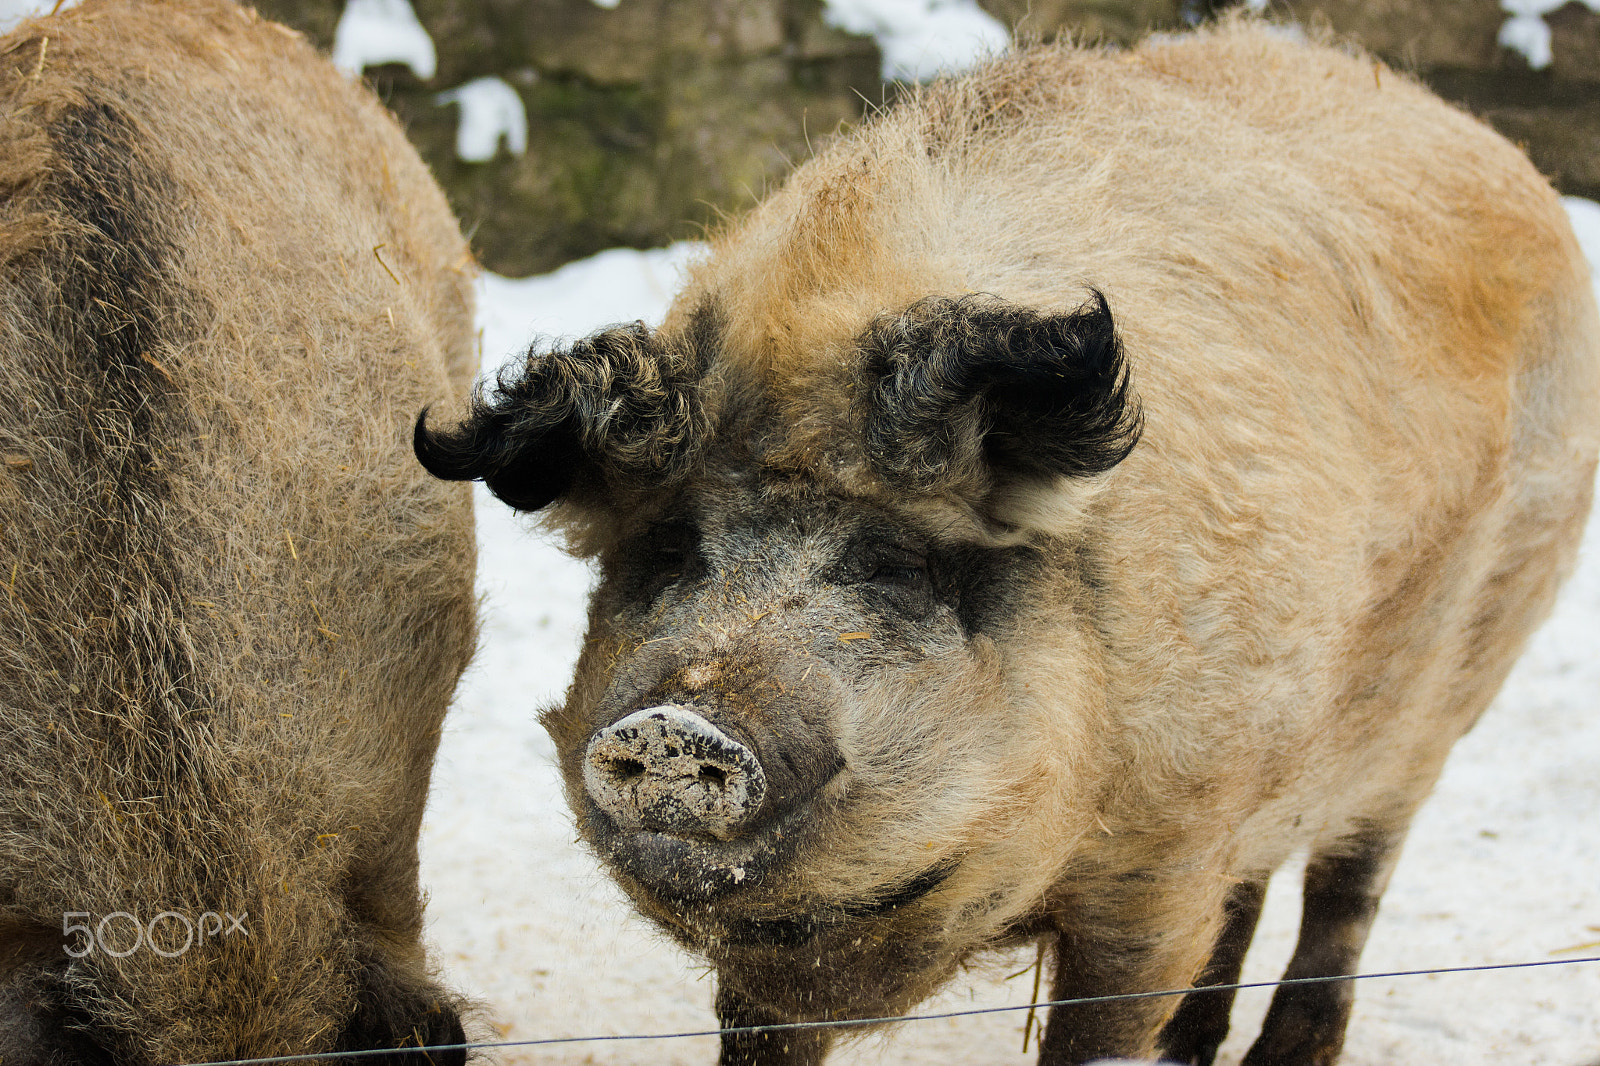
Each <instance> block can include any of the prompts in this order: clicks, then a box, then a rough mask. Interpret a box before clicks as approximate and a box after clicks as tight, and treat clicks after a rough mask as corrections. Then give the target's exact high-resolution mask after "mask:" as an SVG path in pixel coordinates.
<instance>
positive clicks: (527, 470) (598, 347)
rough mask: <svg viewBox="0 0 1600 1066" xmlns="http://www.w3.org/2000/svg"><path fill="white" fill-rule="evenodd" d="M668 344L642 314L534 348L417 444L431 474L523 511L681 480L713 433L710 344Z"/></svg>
mask: <svg viewBox="0 0 1600 1066" xmlns="http://www.w3.org/2000/svg"><path fill="white" fill-rule="evenodd" d="M697 333H703V330H693V329H692V330H691V336H690V341H689V342H686V343H684V344H682V345H669V344H667V343H665V342H663V340H662V339H661V337H660V336H659V334H657V333H656V332H654V331H652V330H650V329H648V328H647V327H646V326H645V325H644V323H642V322H636V323H634V324H633V325H629V326H617V327H613V328H611V329H607V330H602V331H600V332H599V333H595V334H593V335H592V336H590V337H587V338H585V339H584V340H581V341H578V342H577V343H576V344H574V345H572V346H571V347H570V348H567V349H565V350H557V351H554V352H551V353H549V354H547V355H540V354H534V353H531V352H530V353H529V355H528V356H527V358H526V359H525V360H524V361H523V363H522V365H521V366H520V367H518V368H510V367H508V368H507V369H506V370H503V371H501V373H500V375H499V378H498V380H497V383H496V387H495V388H494V390H493V392H492V393H491V394H489V395H485V393H484V391H483V390H482V389H481V388H480V389H479V390H478V392H477V393H476V394H475V395H474V397H473V401H472V410H471V412H470V414H469V415H468V417H467V418H466V420H465V421H463V422H462V423H461V424H459V425H458V426H456V427H454V428H452V429H441V430H435V429H431V428H429V427H428V425H427V417H428V412H427V411H426V410H424V411H423V412H422V414H421V415H419V416H418V417H417V424H416V429H415V432H414V433H413V436H412V446H413V448H414V450H415V451H416V455H417V459H418V461H420V462H421V463H422V465H423V466H424V467H426V468H427V470H428V472H429V473H431V474H433V475H434V476H435V477H439V478H444V479H446V480H451V481H477V480H481V481H483V482H484V483H485V484H487V485H488V487H489V491H491V492H493V493H494V494H495V495H496V496H497V497H499V498H500V499H501V500H503V501H505V502H506V503H508V504H510V505H511V506H512V507H515V508H516V509H518V510H520V511H537V510H539V509H540V508H543V507H546V506H548V505H549V504H551V503H553V502H554V501H556V500H557V499H561V498H565V497H571V496H575V495H576V496H582V495H585V494H586V493H587V494H590V495H598V494H601V493H606V492H615V491H617V490H620V489H627V488H633V487H641V486H653V487H661V486H666V485H669V484H671V483H672V482H674V481H676V480H677V479H678V478H679V477H680V476H681V475H682V474H683V473H684V472H685V471H686V470H687V469H688V468H689V466H690V465H691V464H692V463H693V460H694V458H695V456H696V455H698V454H699V452H700V451H701V450H702V448H703V447H704V443H705V439H706V438H707V437H708V436H709V434H710V419H709V417H708V415H707V412H706V404H705V399H704V397H703V395H702V390H701V388H700V385H701V379H702V378H703V377H704V375H705V371H706V366H707V363H708V356H707V354H706V350H707V347H706V345H705V344H704V343H696V342H695V341H696V334H697Z"/></svg>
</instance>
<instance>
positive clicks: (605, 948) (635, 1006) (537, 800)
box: [423, 200, 1600, 1066]
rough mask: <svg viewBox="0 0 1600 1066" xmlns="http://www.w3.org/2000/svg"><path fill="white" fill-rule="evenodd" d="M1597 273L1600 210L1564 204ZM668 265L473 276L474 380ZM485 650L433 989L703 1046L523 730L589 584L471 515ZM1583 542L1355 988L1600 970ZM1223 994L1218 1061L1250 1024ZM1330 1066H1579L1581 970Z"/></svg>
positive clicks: (1595, 532) (458, 720)
mask: <svg viewBox="0 0 1600 1066" xmlns="http://www.w3.org/2000/svg"><path fill="white" fill-rule="evenodd" d="M1568 206H1569V210H1570V212H1571V214H1572V216H1573V219H1574V222H1575V223H1576V224H1577V225H1578V226H1579V229H1580V232H1581V233H1582V234H1583V235H1584V237H1585V239H1586V242H1587V246H1588V248H1589V253H1590V257H1591V259H1593V260H1595V261H1597V262H1600V206H1597V205H1595V204H1592V203H1588V202H1584V201H1572V200H1569V201H1568ZM692 253H693V249H692V247H689V246H679V247H678V248H675V249H668V250H665V251H659V252H648V253H637V252H629V251H613V252H606V253H604V254H602V255H600V256H597V257H595V258H594V259H591V260H586V261H584V262H582V263H575V264H572V265H570V266H568V267H566V268H563V269H562V270H561V271H558V272H557V273H555V274H553V275H549V276H547V277H544V278H535V279H529V280H527V281H520V282H514V281H506V280H504V279H500V278H494V277H490V278H488V279H486V281H485V287H484V306H483V310H482V322H483V325H484V336H485V344H484V347H485V365H486V366H488V367H493V366H497V365H499V364H500V363H501V362H503V361H504V360H505V359H506V358H507V357H509V356H510V355H512V354H514V353H515V352H517V351H518V350H519V349H521V348H522V347H523V346H524V345H525V344H526V342H527V340H528V339H529V338H530V337H532V336H533V335H534V334H535V333H543V334H554V335H563V334H565V335H571V334H580V333H584V332H587V331H588V330H589V329H591V328H592V327H594V326H597V325H600V324H604V323H609V322H613V321H618V320H626V319H632V318H644V319H647V320H649V319H658V318H659V317H660V315H661V313H662V311H663V310H664V308H665V306H666V302H667V300H668V297H669V295H670V293H671V290H672V289H673V287H674V285H675V283H676V272H677V268H678V265H679V264H680V263H681V262H682V261H683V259H684V258H685V257H686V256H688V255H690V254H692ZM479 504H480V506H479V510H478V515H479V541H480V545H481V549H482V555H481V561H480V568H481V575H482V576H481V578H480V585H481V588H482V590H483V595H484V599H485V610H484V613H485V618H486V624H485V627H484V641H483V650H482V651H481V653H480V654H479V656H478V660H477V662H476V664H475V665H474V666H473V668H472V670H471V671H470V673H469V674H468V676H467V679H466V682H465V684H464V685H463V688H462V690H461V694H460V697H459V699H458V701H457V705H456V708H455V711H454V714H453V716H452V718H451V719H450V724H449V727H448V730H447V733H446V736H445V740H444V745H443V748H442V750H441V752H440V757H439V764H438V769H437V771H436V773H435V778H434V781H435V790H434V796H433V803H432V806H431V807H430V809H429V814H428V819H427V824H426V825H425V827H424V832H423V875H424V879H425V881H426V882H427V884H428V886H429V888H430V891H431V892H432V896H433V901H432V906H431V915H432V919H431V922H432V924H431V927H430V935H431V938H432V940H433V942H434V944H435V946H436V949H437V953H438V958H439V959H440V960H441V962H442V964H443V966H444V967H445V968H446V971H447V977H448V979H449V980H451V981H452V982H453V983H454V984H455V985H456V986H458V987H461V988H463V989H466V990H467V991H469V992H470V993H471V994H473V995H475V996H478V997H480V999H481V1000H482V1002H483V1004H484V1017H485V1018H486V1019H487V1021H488V1024H487V1025H486V1027H485V1034H486V1035H487V1036H488V1038H490V1039H504V1040H532V1039H539V1038H545V1037H566V1036H581V1035H599V1034H624V1033H669V1032H679V1031H684V1030H703V1029H706V1028H712V1027H714V1019H713V1017H712V1013H711V994H712V982H711V979H710V977H709V976H708V975H707V974H706V973H705V971H704V969H703V968H702V967H699V966H697V965H696V963H695V961H694V960H693V959H691V958H689V957H688V956H686V955H684V954H683V953H682V952H680V951H679V950H677V949H676V948H675V947H673V946H672V945H670V944H668V943H666V942H665V941H664V940H662V938H660V937H659V936H657V935H656V934H655V933H654V932H653V931H652V930H651V929H649V928H648V927H647V926H645V925H644V923H642V922H641V921H640V920H638V919H637V918H634V917H633V916H632V914H631V912H630V911H629V908H628V907H627V905H626V904H625V903H624V901H623V899H622V898H621V896H620V894H619V893H618V892H617V891H616V890H615V889H614V888H612V886H611V885H610V883H609V882H608V881H607V880H606V878H605V877H604V876H603V875H602V874H601V873H600V871H599V869H598V867H597V865H596V864H595V862H594V860H593V859H592V858H590V856H589V855H588V854H587V853H585V852H584V850H583V849H582V848H580V847H579V846H577V845H576V844H575V842H574V839H573V837H574V833H573V829H572V825H571V822H570V819H569V816H568V814H567V810H566V806H565V804H564V802H563V800H562V799H561V796H560V790H559V786H558V784H557V774H556V770H555V766H554V757H553V754H552V751H551V746H550V742H549V740H548V739H547V738H546V737H545V736H544V734H543V732H542V731H541V730H540V729H539V727H538V725H537V724H536V723H535V721H534V713H535V709H536V708H538V707H540V706H541V705H543V704H546V703H549V702H551V701H554V700H556V699H558V698H559V696H560V693H561V691H562V689H563V687H564V686H565V684H566V682H567V679H568V676H569V673H570V670H571V666H572V663H573V660H574V658H575V656H576V648H577V644H578V641H579V637H580V631H581V628H582V620H583V615H582V612H583V604H584V598H585V592H586V589H587V586H588V581H589V575H588V573H587V571H586V570H585V568H584V567H583V565H581V564H579V563H577V562H574V561H573V560H571V559H570V558H567V557H566V556H564V555H562V554H561V553H560V552H559V551H558V550H557V549H556V548H555V547H553V546H552V545H551V544H550V543H549V542H548V541H547V540H545V539H544V538H542V537H541V536H539V535H537V534H534V533H532V532H530V531H529V530H528V529H527V528H526V526H525V525H524V524H523V523H522V522H520V521H519V520H516V519H514V518H512V517H511V515H510V513H509V512H508V511H507V509H506V508H504V507H501V506H499V505H498V504H496V503H494V502H493V501H492V500H490V499H489V498H488V497H487V496H480V498H479ZM1597 651H1600V522H1597V523H1596V524H1595V526H1594V527H1593V528H1592V529H1591V531H1590V536H1589V538H1588V540H1587V542H1586V545H1585V552H1584V556H1583V560H1582V563H1581V564H1580V570H1579V572H1578V574H1577V576H1576V578H1575V579H1574V580H1573V581H1572V582H1571V584H1569V585H1568V586H1567V588H1566V591H1565V593H1564V594H1563V597H1562V600H1561V603H1560V605H1559V607H1558V609H1557V611H1556V615H1555V617H1554V618H1553V619H1552V620H1551V622H1550V623H1549V624H1548V625H1547V626H1546V627H1545V629H1544V630H1543V631H1542V633H1541V634H1540V635H1539V637H1538V638H1537V639H1536V640H1535V642H1534V644H1533V646H1532V647H1531V649H1530V650H1529V651H1528V653H1527V655H1526V656H1525V657H1524V659H1523V661H1522V663H1521V665H1519V667H1518V668H1517V670H1516V672H1515V673H1514V674H1513V675H1512V677H1511V680H1510V681H1509V683H1508V684H1507V686H1506V689H1505V692H1504V694H1503V695H1502V697H1501V699H1500V700H1499V702H1498V703H1497V704H1496V705H1495V707H1494V708H1493V709H1492V710H1491V711H1490V712H1489V713H1488V714H1487V715H1486V716H1485V718H1484V720H1483V721H1482V723H1481V724H1480V725H1479V726H1478V728H1477V729H1476V730H1475V731H1474V732H1473V733H1472V734H1470V735H1469V736H1468V737H1467V738H1466V739H1465V740H1464V741H1463V742H1462V743H1461V744H1460V745H1459V746H1458V747H1457V749H1456V751H1455V754H1454V756H1453V757H1452V760H1451V762H1450V765H1449V767H1448V769H1447V770H1446V771H1445V775H1444V778H1443V780H1442V781H1441V782H1440V784H1439V787H1438V790H1437V792H1436V794H1435V795H1434V797H1433V799H1432V800H1431V801H1430V802H1429V804H1428V805H1427V807H1426V808H1425V809H1424V810H1423V812H1422V815H1421V816H1420V818H1419V819H1418V820H1417V823H1416V826H1415V828H1414V830H1413V832H1412V835H1411V839H1410V842H1409V844H1408V845H1407V850H1406V854H1405V858H1404V860H1403V861H1402V863H1401V865H1400V869H1399V872H1398V873H1397V874H1396V876H1395V880H1394V883H1393V886H1392V887H1391V888H1390V890H1389V893H1388V895H1387V896H1386V897H1385V899H1384V904H1383V911H1382V914H1381V915H1380V917H1379V920H1378V925H1377V928H1376V930H1375V931H1374V933H1373V937H1372V942H1371V946H1370V948H1369V949H1368V951H1367V953H1366V956H1365V958H1364V959H1363V968H1364V969H1366V970H1368V971H1374V972H1375V971H1389V970H1407V969H1423V968H1432V967H1448V966H1470V965H1477V964H1484V963H1503V962H1521V961H1527V960H1540V959H1557V958H1562V957H1575V956H1578V955H1600V712H1597V709H1596V705H1597V703H1600V654H1597ZM1295 875H1296V871H1293V870H1285V871H1283V872H1282V873H1281V874H1280V876H1279V877H1278V879H1277V880H1275V881H1274V882H1273V885H1272V891H1271V893H1270V895H1269V899H1268V908H1267V913H1266V916H1265V918H1264V920H1263V922H1262V926H1261V932H1260V934H1259V935H1258V938H1257V941H1256V949H1255V951H1253V952H1252V954H1251V958H1250V961H1249V963H1248V965H1247V967H1246V971H1245V980H1252V981H1254V980H1270V979H1272V978H1273V977H1275V976H1277V975H1278V974H1279V972H1280V971H1281V969H1282V966H1283V963H1284V961H1285V960H1286V959H1287V956H1288V953H1289V950H1290V947H1291V945H1292V942H1293V930H1294V923H1295V921H1296V920H1297V913H1296V912H1297V908H1298V903H1297V900H1296V887H1295V884H1294V879H1295ZM1030 961H1031V954H1030V955H1028V956H1026V957H1023V956H1016V957H1007V958H1000V959H996V960H993V961H992V962H990V963H988V964H985V965H984V966H983V967H982V968H980V969H975V970H974V971H973V972H971V973H970V974H967V975H966V976H964V977H963V978H962V979H960V980H958V981H956V982H955V983H954V984H953V985H952V986H951V987H950V988H949V989H948V990H946V992H945V993H944V994H943V995H941V996H940V997H939V998H938V999H937V1000H935V1001H932V1002H930V1003H929V1004H927V1005H925V1008H924V1009H925V1010H926V1011H929V1012H932V1011H938V1010H952V1009H961V1008H964V1007H968V1006H999V1005H1004V1004H1016V1003H1026V1002H1027V1000H1028V996H1029V992H1030V991H1031V974H1028V975H1024V976H1018V977H1015V978H1014V979H1011V980H1009V981H1008V980H1006V975H1008V974H1014V973H1016V972H1017V971H1020V970H1023V969H1024V968H1025V967H1026V966H1027V965H1028V963H1029V962H1030ZM1267 998H1268V994H1267V993H1266V992H1265V991H1262V992H1257V993H1248V992H1247V993H1245V994H1243V995H1242V996H1241V997H1240V1003H1239V1006H1238V1007H1237V1008H1236V1010H1235V1015H1234V1017H1235V1023H1234V1028H1235V1033H1236V1037H1235V1038H1234V1039H1232V1040H1230V1041H1229V1043H1228V1044H1227V1045H1225V1047H1224V1049H1223V1052H1222V1055H1221V1059H1220V1061H1221V1062H1222V1063H1224V1064H1227V1066H1232V1064H1234V1063H1237V1061H1238V1059H1239V1056H1240V1055H1242V1054H1243V1051H1244V1049H1245V1047H1246V1046H1247V1043H1248V1039H1249V1037H1250V1036H1251V1035H1253V1033H1254V1031H1255V1028H1256V1025H1257V1024H1258V1022H1259V1020H1260V1017H1261V1015H1262V1013H1263V1012H1264V1011H1265V1009H1266V1001H1267ZM1022 1025H1023V1016H1022V1015H1021V1014H1020V1013H1013V1014H997V1015H987V1016H980V1017H970V1018H962V1019H952V1020H941V1021H935V1022H923V1023H913V1024H907V1025H902V1026H898V1027H896V1029H895V1030H894V1031H893V1032H891V1033H889V1034H887V1035H882V1036H873V1037H869V1038H867V1039H866V1041H864V1042H861V1043H857V1044H855V1045H853V1046H851V1047H849V1048H847V1049H846V1051H845V1052H844V1053H841V1054H837V1055H836V1056H835V1059H834V1061H836V1062H839V1063H854V1064H868V1063H873V1064H889V1063H966V1064H988V1063H995V1064H1002V1063H1023V1062H1029V1061H1031V1059H1032V1055H1031V1054H1029V1055H1023V1054H1022V1053H1021V1046H1022ZM715 1054H716V1051H715V1043H714V1041H713V1040H712V1039H711V1038H708V1037H699V1038H693V1039H683V1040H656V1041H640V1042H627V1043H607V1044H568V1045H557V1046H545V1047H533V1048H516V1049H507V1050H503V1051H498V1052H495V1053H494V1055H495V1057H496V1058H498V1059H499V1060H500V1061H503V1062H506V1063H639V1064H651V1066H663V1064H673V1063H692V1064H706V1063H710V1062H712V1061H714V1058H715ZM1344 1062H1345V1063H1346V1064H1348V1066H1379V1064H1385V1066H1386V1064H1390V1063H1401V1062H1404V1063H1435V1062H1437V1063H1445V1062H1448V1063H1453V1064H1457V1066H1476V1064H1485V1066H1487V1064H1489V1063H1494V1064H1496V1066H1504V1064H1527V1066H1533V1064H1551V1066H1588V1064H1592V1063H1600V965H1596V964H1586V965H1582V966H1566V967H1549V968H1541V969H1534V970H1517V971H1509V972H1508V971H1501V972H1497V973H1481V974H1459V975H1446V976H1436V977H1422V978H1404V979H1386V980H1378V981H1372V982H1367V983H1366V984H1364V986H1363V987H1362V988H1361V989H1360V991H1359V993H1358V998H1357V1002H1356V1013H1355V1018H1354V1020H1353V1022H1352V1024H1351V1028H1350V1041H1349V1045H1348V1048H1347V1051H1346V1053H1345V1058H1344Z"/></svg>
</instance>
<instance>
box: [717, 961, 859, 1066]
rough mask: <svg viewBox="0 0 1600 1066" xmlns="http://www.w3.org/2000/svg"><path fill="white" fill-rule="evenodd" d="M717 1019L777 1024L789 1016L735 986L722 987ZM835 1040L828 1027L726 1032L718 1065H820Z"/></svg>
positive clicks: (727, 1025)
mask: <svg viewBox="0 0 1600 1066" xmlns="http://www.w3.org/2000/svg"><path fill="white" fill-rule="evenodd" d="M780 979H781V978H780ZM717 1020H718V1022H719V1023H720V1024H721V1026H722V1028H724V1029H740V1028H744V1027H745V1026H751V1025H776V1024H778V1023H780V1022H784V1021H787V1020H788V1019H786V1018H779V1017H777V1016H775V1015H773V1014H771V1013H769V1012H768V1011H766V1010H763V1009H762V1008H761V1007H760V1006H759V1005H757V1004H755V1003H752V1002H751V1001H750V1000H749V999H748V998H746V997H745V996H743V995H740V994H739V993H738V992H735V991H733V990H732V989H729V988H719V989H718V990H717ZM831 1042H832V1036H831V1030H828V1029H781V1030H779V1031H778V1032H775V1033H741V1034H732V1035H725V1036H723V1038H722V1054H721V1056H720V1057H719V1058H718V1059H717V1066H817V1064H818V1063H820V1062H822V1059H823V1057H824V1056H825V1055H827V1053H828V1045H829V1044H830V1043H831Z"/></svg>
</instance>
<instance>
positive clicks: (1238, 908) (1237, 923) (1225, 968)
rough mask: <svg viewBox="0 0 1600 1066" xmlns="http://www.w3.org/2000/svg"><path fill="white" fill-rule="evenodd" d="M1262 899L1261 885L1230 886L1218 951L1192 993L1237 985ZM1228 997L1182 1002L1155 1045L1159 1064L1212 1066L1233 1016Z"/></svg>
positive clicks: (1199, 995) (1209, 995)
mask: <svg viewBox="0 0 1600 1066" xmlns="http://www.w3.org/2000/svg"><path fill="white" fill-rule="evenodd" d="M1266 895H1267V883H1266V881H1265V879H1263V880H1259V881H1241V882H1239V883H1238V884H1237V885H1235V886H1234V888H1233V891H1232V892H1231V893H1230V894H1229V896H1228V903H1227V908H1226V918H1225V920H1224V924H1223V927H1222V935H1221V936H1219V937H1218V938H1217V946H1216V947H1214V948H1212V949H1211V961H1210V962H1208V963H1206V968H1205V972H1204V973H1202V974H1201V975H1200V980H1199V981H1198V982H1196V985H1197V987H1203V986H1205V985H1231V984H1235V983H1237V982H1238V980H1239V970H1240V969H1241V968H1242V967H1243V966H1244V956H1245V952H1247V951H1249V950H1250V940H1251V938H1252V937H1254V936H1255V933H1256V922H1257V921H1259V920H1260V918H1261V903H1262V901H1263V900H1265V899H1266ZM1233 997H1234V993H1233V991H1232V990H1228V991H1225V992H1191V993H1189V994H1188V995H1187V996H1184V997H1183V1004H1182V1005H1181V1006H1180V1007H1179V1008H1178V1012H1177V1013H1176V1014H1174V1015H1173V1016H1172V1020H1171V1021H1169V1022H1167V1025H1166V1028H1164V1029H1162V1030H1161V1037H1160V1039H1159V1040H1157V1041H1156V1043H1157V1046H1158V1047H1160V1048H1161V1059H1162V1061H1163V1062H1180V1063H1183V1064H1185V1066H1211V1063H1212V1061H1213V1060H1214V1059H1215V1058H1216V1057H1217V1048H1219V1047H1221V1046H1222V1041H1223V1038H1224V1037H1226V1036H1227V1035H1228V1014H1229V1012H1231V1011H1232V1010H1233Z"/></svg>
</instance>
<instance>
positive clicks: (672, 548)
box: [626, 522, 703, 599]
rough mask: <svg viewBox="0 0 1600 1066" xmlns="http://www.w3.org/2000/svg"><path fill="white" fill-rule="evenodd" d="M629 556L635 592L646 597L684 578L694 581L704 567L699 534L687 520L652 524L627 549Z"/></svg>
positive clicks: (631, 585) (635, 594)
mask: <svg viewBox="0 0 1600 1066" xmlns="http://www.w3.org/2000/svg"><path fill="white" fill-rule="evenodd" d="M626 557H627V559H628V562H627V565H626V572H627V573H628V574H629V575H630V578H629V586H630V588H631V591H632V594H633V595H634V596H636V597H640V598H644V599H653V598H654V597H655V596H656V595H657V594H658V593H660V592H661V591H662V590H663V589H666V588H667V587H668V586H671V585H675V584H678V583H680V582H682V581H685V580H687V581H689V582H693V581H695V580H696V579H698V578H699V576H700V574H701V571H702V570H703V564H702V562H701V558H700V551H699V537H698V535H697V534H696V531H695V529H694V527H692V526H690V525H689V524H687V523H679V522H670V523H663V524H661V525H658V526H653V527H651V528H650V529H649V530H648V531H647V532H646V533H645V534H644V535H643V536H641V537H640V538H639V539H638V540H636V541H634V542H633V544H632V545H631V546H630V547H629V548H628V549H627V550H626Z"/></svg>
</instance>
